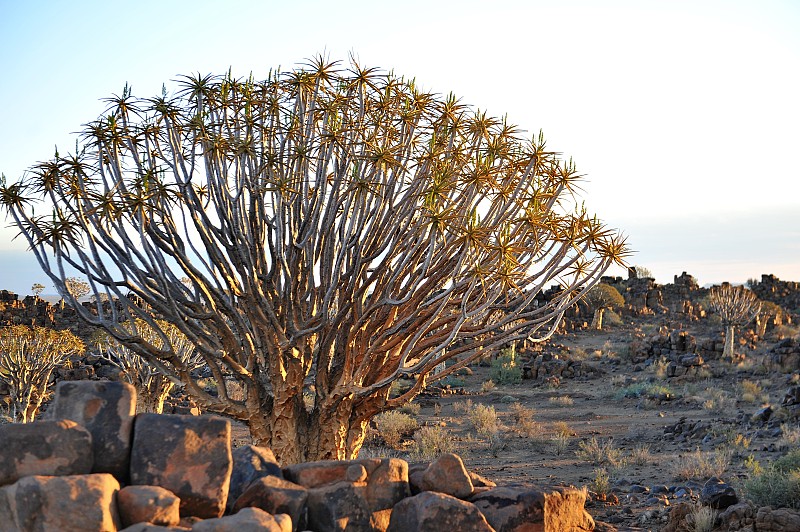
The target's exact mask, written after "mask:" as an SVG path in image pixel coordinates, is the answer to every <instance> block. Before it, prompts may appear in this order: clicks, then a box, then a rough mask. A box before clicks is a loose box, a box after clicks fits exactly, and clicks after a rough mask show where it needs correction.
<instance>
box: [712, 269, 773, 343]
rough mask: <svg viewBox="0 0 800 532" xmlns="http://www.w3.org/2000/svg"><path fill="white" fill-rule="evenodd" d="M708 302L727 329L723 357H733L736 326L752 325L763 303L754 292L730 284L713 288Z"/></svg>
mask: <svg viewBox="0 0 800 532" xmlns="http://www.w3.org/2000/svg"><path fill="white" fill-rule="evenodd" d="M708 300H709V305H710V306H711V310H712V311H714V312H715V313H716V314H717V315H719V317H720V318H721V319H722V325H723V326H724V327H725V347H724V348H723V350H722V356H723V357H731V356H733V339H734V330H735V328H736V326H737V325H739V326H741V325H747V324H748V323H750V322H751V321H752V320H753V318H755V317H756V316H757V315H758V313H759V311H760V310H761V303H759V301H758V297H756V295H755V293H754V292H753V291H751V290H748V289H747V288H745V287H743V286H731V285H730V284H728V283H724V284H722V285H720V286H715V287H713V288H711V290H710V292H709V294H708Z"/></svg>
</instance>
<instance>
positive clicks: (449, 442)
mask: <svg viewBox="0 0 800 532" xmlns="http://www.w3.org/2000/svg"><path fill="white" fill-rule="evenodd" d="M454 449H455V445H454V444H453V437H452V436H451V435H450V433H449V432H448V431H447V430H446V429H445V428H444V427H440V426H435V427H422V428H421V429H419V430H418V431H417V432H416V433H415V434H414V447H413V448H412V449H411V458H412V459H415V460H420V461H423V460H433V459H435V458H437V457H438V456H440V455H442V454H445V453H452V452H453V450H454Z"/></svg>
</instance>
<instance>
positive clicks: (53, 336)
mask: <svg viewBox="0 0 800 532" xmlns="http://www.w3.org/2000/svg"><path fill="white" fill-rule="evenodd" d="M83 350H84V346H83V342H82V341H81V340H80V339H78V337H77V336H75V335H74V334H72V333H71V332H70V331H55V330H53V329H48V328H45V327H27V326H25V325H12V326H10V327H3V328H0V381H5V382H6V384H8V386H9V389H10V390H11V404H10V405H9V406H10V407H11V417H13V418H14V419H15V420H17V421H20V422H22V423H29V422H31V421H33V420H34V418H35V417H36V415H37V414H38V413H39V408H41V406H42V403H43V402H44V400H45V399H46V398H47V395H48V389H49V388H50V387H51V386H52V383H51V382H50V377H51V376H52V374H53V370H55V369H56V368H57V367H59V366H61V365H62V364H63V363H64V362H66V361H67V359H69V357H70V356H72V355H77V354H80V353H82V352H83Z"/></svg>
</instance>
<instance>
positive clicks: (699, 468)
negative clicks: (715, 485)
mask: <svg viewBox="0 0 800 532" xmlns="http://www.w3.org/2000/svg"><path fill="white" fill-rule="evenodd" d="M730 463H731V451H730V450H729V449H724V448H718V449H716V450H715V451H714V452H713V453H704V452H702V451H700V450H699V449H698V450H696V451H694V452H692V453H689V454H685V455H683V456H681V457H680V459H679V460H678V461H677V463H676V464H675V470H674V474H675V477H676V478H677V479H678V480H692V479H709V478H711V477H721V476H722V475H723V474H724V473H725V470H726V469H728V466H729V465H730Z"/></svg>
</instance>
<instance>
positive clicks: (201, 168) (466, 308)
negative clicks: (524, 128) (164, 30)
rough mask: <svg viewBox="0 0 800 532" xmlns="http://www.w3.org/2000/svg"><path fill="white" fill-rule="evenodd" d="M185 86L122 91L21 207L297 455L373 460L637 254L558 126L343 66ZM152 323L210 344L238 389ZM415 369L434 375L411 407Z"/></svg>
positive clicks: (18, 199)
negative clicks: (538, 125)
mask: <svg viewBox="0 0 800 532" xmlns="http://www.w3.org/2000/svg"><path fill="white" fill-rule="evenodd" d="M178 83H179V85H178V88H177V90H176V92H175V93H174V94H167V91H166V89H165V90H164V91H162V94H161V95H160V96H156V97H153V98H146V99H137V98H135V97H134V96H132V94H131V91H130V90H129V89H128V88H127V87H126V88H125V90H124V91H123V92H122V94H121V95H115V96H114V97H112V98H109V99H108V104H109V107H108V110H107V111H106V113H105V116H102V117H100V118H99V119H97V120H95V121H93V122H91V123H89V124H88V125H87V126H86V127H85V129H84V131H83V135H82V144H81V145H80V146H79V147H78V151H77V153H75V154H71V155H59V154H57V155H56V157H55V158H53V159H52V160H50V161H47V162H43V163H40V164H37V165H35V166H34V167H33V168H32V169H31V170H30V171H29V172H28V173H27V174H26V175H24V176H23V177H22V178H21V179H20V180H19V181H17V182H15V183H13V184H6V183H4V184H3V186H2V187H0V196H1V200H2V203H3V204H4V205H5V208H6V210H7V212H8V213H10V215H11V217H12V218H13V220H14V222H15V223H16V225H17V226H18V227H19V229H20V231H21V233H22V234H23V235H24V236H25V238H27V240H28V242H29V243H30V246H31V248H32V250H33V253H34V254H35V255H36V257H37V259H38V261H39V263H40V265H41V266H42V268H43V270H44V271H45V272H46V274H47V275H48V276H49V278H50V279H51V280H52V282H53V283H54V285H55V286H56V287H57V288H58V289H59V291H60V292H61V294H62V295H63V296H64V297H65V298H67V299H70V298H71V299H74V297H72V296H71V294H70V292H69V290H67V289H66V288H67V287H66V286H65V281H64V275H65V274H64V272H65V271H68V270H71V271H77V272H80V274H82V275H84V276H85V277H86V278H87V279H88V282H89V284H90V286H91V291H92V292H93V293H94V294H95V296H98V295H99V294H100V293H106V294H107V295H108V296H109V298H110V299H113V300H115V301H116V303H115V304H114V305H106V306H105V307H104V306H102V305H101V304H99V303H98V304H97V306H96V309H94V311H92V309H90V308H84V307H82V306H79V305H76V308H77V309H78V312H79V313H80V314H81V315H82V316H83V318H84V319H86V320H87V321H88V322H90V323H92V324H94V325H97V326H100V327H103V328H104V329H105V330H106V331H107V332H108V333H109V334H110V335H111V336H113V337H114V338H116V339H117V341H119V342H120V343H122V344H124V345H126V346H127V347H128V348H129V349H131V350H132V351H134V352H136V353H138V354H140V355H141V356H142V357H144V358H145V359H146V360H148V362H150V363H152V364H154V365H156V367H158V368H159V370H160V371H163V372H164V374H165V375H169V376H170V377H172V378H174V379H176V380H180V381H181V382H182V383H184V385H185V389H186V391H187V392H189V393H190V394H192V395H193V396H194V397H195V399H196V400H197V401H198V402H199V403H200V404H201V405H202V406H203V407H204V408H205V409H207V410H210V411H216V412H220V413H223V414H227V415H229V416H233V417H234V418H237V419H240V420H242V421H244V422H246V423H247V424H248V426H249V428H250V432H251V434H252V436H253V438H254V440H255V441H256V442H257V443H259V444H264V445H269V446H271V447H272V449H273V450H274V452H275V454H276V456H278V457H279V458H280V459H281V460H283V461H284V462H297V461H301V460H309V459H320V458H347V457H352V456H354V455H355V454H356V453H357V452H358V450H359V448H360V447H361V445H362V442H363V440H364V434H365V429H366V427H367V423H368V422H369V420H370V418H372V417H373V416H374V415H376V414H377V413H379V412H382V411H386V410H390V409H392V408H395V407H397V406H399V405H401V404H403V403H405V402H407V401H409V400H410V399H411V398H413V397H414V396H415V395H416V394H418V393H419V392H420V391H421V390H422V389H423V388H424V387H425V386H426V385H427V384H429V383H431V382H433V381H434V380H438V379H442V378H445V377H446V376H447V375H449V374H451V373H452V372H453V371H455V370H457V369H459V368H460V367H463V366H464V365H466V364H469V363H470V362H471V361H472V360H474V359H476V358H477V357H479V356H481V355H482V354H485V352H486V350H492V349H495V348H496V347H497V346H501V345H504V344H507V343H508V342H511V341H514V340H517V339H523V338H530V339H533V340H543V339H546V338H548V337H549V336H550V335H551V334H552V333H553V331H554V330H555V329H556V327H557V324H558V322H559V320H560V319H561V317H562V315H563V313H564V311H565V310H566V309H568V308H569V307H570V306H571V305H573V304H574V303H575V302H576V301H577V300H578V299H579V298H580V297H581V296H582V295H583V294H584V293H585V292H586V291H587V290H588V289H589V288H591V287H592V286H593V285H594V284H595V283H596V282H597V280H598V279H599V278H600V276H601V275H602V274H603V272H605V271H606V269H607V268H608V267H609V266H610V265H611V264H612V263H615V262H621V261H622V260H623V257H624V255H625V254H626V252H627V249H626V245H625V243H624V239H623V238H621V237H620V236H619V235H618V234H617V233H615V232H614V231H612V230H610V229H608V228H606V227H605V226H604V225H603V224H602V223H601V222H600V221H599V220H598V219H597V218H596V217H594V216H591V215H589V214H588V213H587V212H586V211H585V209H584V208H583V207H582V206H580V205H582V204H580V203H579V202H578V201H576V198H575V197H574V188H575V184H576V182H577V181H578V180H579V179H580V177H581V176H580V175H579V174H578V172H577V170H576V168H575V166H574V164H573V163H572V162H571V161H564V160H562V159H560V158H559V156H558V155H557V154H556V153H554V152H552V151H548V150H547V149H546V147H545V142H544V139H543V137H542V136H541V134H540V135H538V136H534V137H533V138H532V139H530V140H526V139H525V138H524V137H523V136H522V134H521V132H520V131H519V130H518V129H517V128H516V127H514V126H512V125H511V124H510V123H508V122H507V121H506V120H505V119H497V118H492V117H490V116H487V114H486V113H484V112H481V111H478V110H474V109H472V108H470V107H468V106H466V105H464V104H462V103H461V102H459V100H458V99H456V98H455V97H454V96H452V95H449V96H447V97H439V96H436V95H434V94H430V93H427V92H424V91H422V90H420V88H419V87H418V86H417V85H416V84H415V83H414V82H413V81H411V80H407V79H403V78H400V77H397V76H395V75H393V74H387V73H383V72H381V71H379V70H377V69H372V68H363V67H362V66H360V65H358V64H357V63H356V62H354V61H351V62H350V63H349V64H346V65H340V64H338V63H330V62H328V61H326V60H324V59H323V58H318V59H315V60H312V61H310V62H309V63H308V64H306V65H304V66H300V67H297V68H296V69H294V70H292V71H290V72H272V73H270V75H269V77H268V78H267V79H266V80H263V81H256V80H254V79H252V76H251V77H250V78H248V79H236V78H234V77H233V76H232V75H231V74H230V73H229V74H227V75H223V76H211V75H207V76H201V75H195V76H187V77H183V78H181V80H180V81H179V82H178ZM37 205H39V208H38V209H37V210H36V212H35V213H34V206H37ZM42 212H47V214H46V215H43V214H41V213H42ZM554 283H558V284H560V285H561V286H562V287H563V289H562V291H561V292H560V294H559V295H558V296H557V297H555V298H553V299H551V300H549V301H547V302H546V303H542V304H536V301H537V295H539V294H540V292H541V291H542V289H543V288H549V287H550V286H551V285H552V284H554ZM94 299H95V301H100V297H95V298H94ZM154 316H158V317H161V318H163V319H166V320H169V321H170V322H172V323H173V324H174V325H175V326H176V327H178V328H179V329H180V331H181V332H182V333H183V334H184V335H185V336H186V338H188V339H189V340H190V341H191V342H192V344H193V345H194V346H195V348H196V350H197V353H198V354H199V355H200V356H201V357H202V358H203V360H204V362H205V363H206V365H207V366H208V368H209V371H210V373H211V375H212V377H213V378H214V379H215V380H216V382H217V390H218V391H219V393H218V395H216V396H214V395H211V394H209V393H207V392H206V391H205V390H204V389H203V388H202V387H201V386H200V385H198V383H197V382H196V381H195V379H194V377H193V376H192V373H191V372H190V370H189V366H188V365H187V364H186V363H185V362H184V361H183V360H182V359H181V358H180V357H179V356H178V354H177V353H176V351H175V349H173V348H170V347H169V346H170V343H169V338H168V335H167V334H166V332H165V331H163V329H161V328H160V327H159V324H158V322H157V321H156V318H155V317H154ZM138 320H143V321H144V322H146V323H147V325H148V327H149V328H150V329H152V330H154V331H156V332H157V333H158V335H159V336H160V341H161V344H157V343H154V342H150V341H148V340H147V339H146V338H145V337H144V331H143V330H142V329H141V328H140V327H139V326H138V325H137V323H138ZM446 360H450V361H452V362H454V363H451V364H450V365H449V366H447V367H446V368H445V369H444V371H441V372H439V373H436V374H435V375H433V374H432V370H433V368H435V367H436V366H437V365H439V364H440V363H442V362H444V361H446ZM401 376H407V377H410V378H412V379H413V385H412V386H411V387H410V388H409V389H408V390H407V391H406V392H404V393H402V394H400V395H398V396H392V395H390V386H391V384H392V382H394V381H395V380H396V379H398V378H399V377H401ZM226 379H236V380H238V381H239V382H240V384H241V387H242V389H243V390H244V398H243V399H239V400H237V399H234V398H232V397H230V396H228V394H227V393H226V388H225V386H224V381H225V380H226ZM304 394H305V395H306V396H307V397H313V401H312V402H310V403H308V404H307V403H306V402H304Z"/></svg>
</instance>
